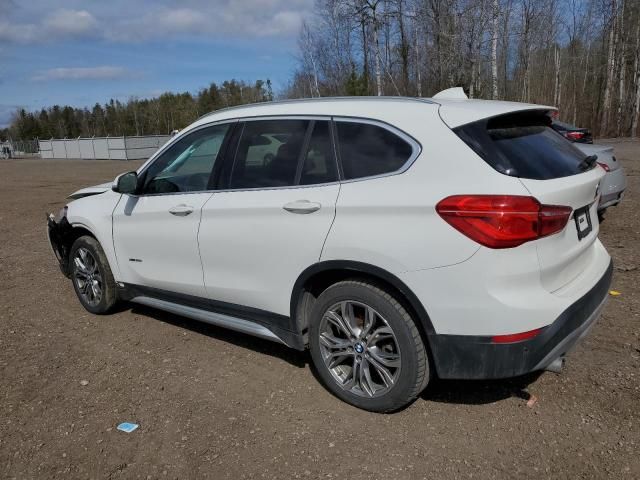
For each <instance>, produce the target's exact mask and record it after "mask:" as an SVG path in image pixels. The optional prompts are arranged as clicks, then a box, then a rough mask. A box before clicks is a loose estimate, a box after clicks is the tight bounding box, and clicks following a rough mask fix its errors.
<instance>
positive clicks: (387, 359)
mask: <svg viewBox="0 0 640 480" xmlns="http://www.w3.org/2000/svg"><path fill="white" fill-rule="evenodd" d="M310 320H311V325H310V328H309V348H310V350H311V357H312V359H313V363H314V365H315V367H316V369H317V371H318V374H319V376H320V378H321V379H322V381H323V383H324V384H325V385H326V387H327V388H328V389H329V390H330V391H331V392H332V393H333V394H334V395H336V396H337V397H338V398H340V399H342V400H344V401H346V402H347V403H350V404H352V405H354V406H356V407H359V408H362V409H365V410H370V411H373V412H390V411H394V410H398V409H399V408H402V407H404V406H405V405H407V404H409V403H410V402H412V401H413V400H414V399H415V398H416V397H417V396H418V395H419V394H420V392H421V391H422V390H423V389H424V388H425V387H426V385H427V383H428V381H429V375H430V370H429V360H428V356H427V352H426V348H425V345H424V343H423V341H422V337H421V335H420V332H419V331H418V328H417V327H416V324H415V323H414V321H413V319H412V318H411V316H410V315H409V313H408V312H407V311H406V310H405V309H404V307H403V306H402V305H401V304H400V303H399V302H398V301H397V300H396V299H395V298H393V297H392V296H391V295H389V294H388V293H387V292H385V291H384V290H382V289H380V288H378V287H376V286H375V285H371V284H369V283H366V282H362V281H355V280H348V281H343V282H339V283H336V284H335V285H333V286H331V287H329V288H328V289H327V290H325V291H324V292H323V293H322V294H321V295H320V296H319V297H318V299H317V301H316V304H315V306H314V308H313V311H312V313H311V319H310Z"/></svg>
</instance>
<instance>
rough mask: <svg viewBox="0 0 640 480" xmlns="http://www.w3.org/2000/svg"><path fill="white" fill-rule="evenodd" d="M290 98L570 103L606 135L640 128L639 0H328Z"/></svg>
mask: <svg viewBox="0 0 640 480" xmlns="http://www.w3.org/2000/svg"><path fill="white" fill-rule="evenodd" d="M298 43H299V49H298V50H299V61H298V67H297V69H296V71H295V73H294V75H293V78H292V80H291V83H290V85H289V87H288V89H287V92H286V95H287V96H289V97H318V96H328V95H409V96H418V97H421V96H429V95H433V94H435V93H436V92H438V91H440V90H443V89H445V88H449V87H453V86H462V87H464V89H465V91H466V92H467V94H468V95H469V96H470V97H473V98H485V99H502V100H513V101H520V102H532V103H540V104H545V105H554V106H557V107H559V110H560V117H561V118H562V119H564V120H565V121H568V122H571V123H574V124H577V125H579V126H583V127H590V128H591V129H592V130H593V131H594V132H595V133H596V134H597V135H599V136H627V135H633V136H635V135H637V133H638V115H639V107H640V2H638V1H637V0H316V1H315V14H314V15H313V17H312V18H309V19H308V20H307V21H306V22H305V23H304V24H303V26H302V29H301V32H300V36H299V39H298Z"/></svg>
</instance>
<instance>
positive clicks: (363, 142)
mask: <svg viewBox="0 0 640 480" xmlns="http://www.w3.org/2000/svg"><path fill="white" fill-rule="evenodd" d="M336 129H337V131H338V145H339V149H340V161H341V162H342V169H343V171H344V177H345V178H346V179H352V178H362V177H370V176H372V175H380V174H383V173H390V172H395V171H396V170H399V169H400V168H402V166H403V165H404V164H405V163H407V161H408V160H409V158H410V157H411V153H412V151H413V149H412V148H411V145H410V144H409V143H408V142H406V141H405V140H403V139H402V138H400V137H399V136H398V135H396V134H395V133H392V132H390V131H389V130H387V129H386V128H382V127H379V126H377V125H371V124H367V123H356V122H344V121H338V122H336Z"/></svg>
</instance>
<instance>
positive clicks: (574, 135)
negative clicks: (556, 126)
mask: <svg viewBox="0 0 640 480" xmlns="http://www.w3.org/2000/svg"><path fill="white" fill-rule="evenodd" d="M565 137H567V138H568V139H569V140H573V141H574V142H577V141H578V140H580V139H581V138H582V137H584V132H567V133H566V134H565Z"/></svg>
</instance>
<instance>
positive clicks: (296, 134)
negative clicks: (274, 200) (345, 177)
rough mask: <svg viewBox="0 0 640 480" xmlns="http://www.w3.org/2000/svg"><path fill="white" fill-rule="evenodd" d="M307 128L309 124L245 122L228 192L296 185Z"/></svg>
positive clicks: (305, 121) (307, 122) (308, 122)
mask: <svg viewBox="0 0 640 480" xmlns="http://www.w3.org/2000/svg"><path fill="white" fill-rule="evenodd" d="M309 124H310V120H256V121H249V122H246V123H245V125H244V129H243V131H242V135H241V136H240V141H239V142H238V149H237V152H236V157H235V161H234V164H233V171H232V172H231V182H230V185H229V188H232V189H241V188H273V187H287V186H291V185H295V182H296V173H297V171H298V162H299V160H300V157H301V153H302V149H303V148H304V145H305V138H306V134H307V129H308V127H309Z"/></svg>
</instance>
